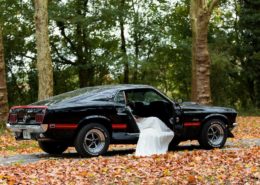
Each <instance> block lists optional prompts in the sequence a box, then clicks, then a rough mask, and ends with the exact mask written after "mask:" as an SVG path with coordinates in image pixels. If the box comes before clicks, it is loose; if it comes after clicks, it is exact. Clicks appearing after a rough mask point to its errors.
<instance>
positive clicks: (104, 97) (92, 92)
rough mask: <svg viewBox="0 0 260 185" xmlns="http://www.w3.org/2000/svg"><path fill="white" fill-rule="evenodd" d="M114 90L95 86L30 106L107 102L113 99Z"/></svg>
mask: <svg viewBox="0 0 260 185" xmlns="http://www.w3.org/2000/svg"><path fill="white" fill-rule="evenodd" d="M114 91H115V90H113V89H112V87H109V86H95V87H85V88H81V89H77V90H75V91H70V92H66V93H63V94H60V95H57V96H53V97H51V98H49V99H46V100H42V101H38V102H35V103H33V104H31V105H47V106H50V105H53V104H57V103H60V102H68V103H69V102H85V101H96V100H99V101H109V100H110V99H112V98H113V94H114V93H113V92H114Z"/></svg>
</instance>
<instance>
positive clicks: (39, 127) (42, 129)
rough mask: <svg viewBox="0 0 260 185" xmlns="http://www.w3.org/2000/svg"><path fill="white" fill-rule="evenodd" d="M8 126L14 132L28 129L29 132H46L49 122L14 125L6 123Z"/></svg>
mask: <svg viewBox="0 0 260 185" xmlns="http://www.w3.org/2000/svg"><path fill="white" fill-rule="evenodd" d="M6 127H7V128H8V129H9V130H11V131H12V132H22V131H23V130H26V131H28V132H29V133H44V132H46V131H47V129H48V124H41V125H13V124H9V123H7V124H6Z"/></svg>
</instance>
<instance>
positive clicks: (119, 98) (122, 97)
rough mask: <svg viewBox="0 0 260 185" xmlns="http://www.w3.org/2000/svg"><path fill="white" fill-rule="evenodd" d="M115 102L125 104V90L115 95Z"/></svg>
mask: <svg viewBox="0 0 260 185" xmlns="http://www.w3.org/2000/svg"><path fill="white" fill-rule="evenodd" d="M115 102H117V103H122V104H125V102H126V101H125V92H124V91H120V92H119V93H117V95H116V97H115Z"/></svg>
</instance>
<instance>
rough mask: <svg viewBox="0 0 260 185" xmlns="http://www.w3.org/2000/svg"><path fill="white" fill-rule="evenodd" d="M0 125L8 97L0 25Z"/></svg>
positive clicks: (6, 112)
mask: <svg viewBox="0 0 260 185" xmlns="http://www.w3.org/2000/svg"><path fill="white" fill-rule="evenodd" d="M0 107H1V108H0V126H1V123H4V122H5V121H6V119H7V116H8V99H7V87H6V73H5V62H4V46H3V35H2V27H1V25H0Z"/></svg>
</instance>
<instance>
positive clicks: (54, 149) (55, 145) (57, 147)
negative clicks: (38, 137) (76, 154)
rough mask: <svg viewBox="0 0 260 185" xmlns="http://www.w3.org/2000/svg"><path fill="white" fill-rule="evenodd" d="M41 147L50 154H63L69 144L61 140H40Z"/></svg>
mask: <svg viewBox="0 0 260 185" xmlns="http://www.w3.org/2000/svg"><path fill="white" fill-rule="evenodd" d="M38 144H39V147H40V148H41V149H42V150H43V151H44V152H46V153H48V154H62V153H63V152H64V151H65V150H67V148H68V145H66V144H64V143H61V142H50V141H38Z"/></svg>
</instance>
